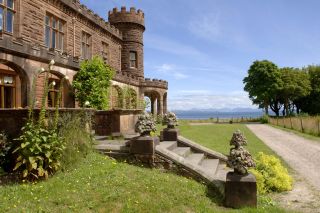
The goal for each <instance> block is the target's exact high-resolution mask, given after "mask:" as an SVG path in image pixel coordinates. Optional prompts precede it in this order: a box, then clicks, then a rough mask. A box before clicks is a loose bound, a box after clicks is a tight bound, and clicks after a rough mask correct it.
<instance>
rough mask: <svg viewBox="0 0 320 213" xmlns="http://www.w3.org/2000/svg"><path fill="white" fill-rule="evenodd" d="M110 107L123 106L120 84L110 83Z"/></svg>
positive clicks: (119, 107) (117, 107)
mask: <svg viewBox="0 0 320 213" xmlns="http://www.w3.org/2000/svg"><path fill="white" fill-rule="evenodd" d="M110 108H111V109H121V108H123V92H122V89H121V87H120V86H118V85H112V87H111V91H110Z"/></svg>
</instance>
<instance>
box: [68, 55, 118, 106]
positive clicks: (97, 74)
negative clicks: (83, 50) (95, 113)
mask: <svg viewBox="0 0 320 213" xmlns="http://www.w3.org/2000/svg"><path fill="white" fill-rule="evenodd" d="M112 75H113V70H112V69H111V67H110V66H108V65H107V64H105V63H104V61H103V59H102V58H101V57H99V56H95V57H93V58H92V60H86V61H83V62H82V63H81V65H80V71H79V72H78V73H77V75H76V76H75V79H74V81H73V87H74V88H75V96H76V99H77V100H78V101H79V104H80V106H81V107H84V106H86V105H89V104H90V106H92V107H94V108H96V109H100V110H101V109H108V87H109V86H110V84H111V83H110V80H111V78H112ZM86 103H89V104H86Z"/></svg>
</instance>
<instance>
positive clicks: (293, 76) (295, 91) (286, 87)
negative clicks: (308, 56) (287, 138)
mask: <svg viewBox="0 0 320 213" xmlns="http://www.w3.org/2000/svg"><path fill="white" fill-rule="evenodd" d="M280 71H281V79H282V81H283V86H282V89H281V90H280V94H281V98H282V100H283V104H284V110H285V112H286V115H289V114H290V110H289V107H290V103H291V102H292V103H293V102H294V101H295V100H298V99H299V98H302V97H305V96H307V95H309V94H310V91H311V85H310V80H309V76H308V74H307V73H306V72H305V71H302V70H299V69H295V68H291V67H284V68H281V69H280Z"/></svg>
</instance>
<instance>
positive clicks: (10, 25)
mask: <svg viewBox="0 0 320 213" xmlns="http://www.w3.org/2000/svg"><path fill="white" fill-rule="evenodd" d="M6 27H7V32H10V33H12V32H13V12H12V11H9V10H7V23H6Z"/></svg>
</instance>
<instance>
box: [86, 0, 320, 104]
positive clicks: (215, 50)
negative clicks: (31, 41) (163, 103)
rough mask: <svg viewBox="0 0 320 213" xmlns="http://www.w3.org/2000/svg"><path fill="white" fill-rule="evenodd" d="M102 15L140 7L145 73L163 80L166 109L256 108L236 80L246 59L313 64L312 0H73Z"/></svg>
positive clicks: (319, 36) (318, 40)
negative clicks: (122, 8)
mask: <svg viewBox="0 0 320 213" xmlns="http://www.w3.org/2000/svg"><path fill="white" fill-rule="evenodd" d="M81 2H82V3H83V4H85V5H87V6H88V7H89V8H91V9H92V10H94V11H95V12H96V13H98V14H99V15H100V16H102V17H104V18H106V19H107V12H108V11H109V10H111V9H112V8H113V7H118V8H120V7H121V6H126V7H130V6H134V7H136V8H137V9H142V10H143V11H144V12H145V18H146V20H145V21H146V32H145V34H144V45H145V49H144V51H145V52H144V53H145V77H151V78H159V79H164V80H167V81H168V82H169V92H168V98H169V109H170V110H177V109H220V108H238V107H240V108H256V106H252V105H251V101H250V100H249V98H248V95H247V94H246V93H245V92H244V91H243V83H242V79H243V78H244V77H245V76H246V75H247V70H248V68H249V66H250V65H251V64H252V62H253V61H254V60H263V59H267V60H271V61H273V62H274V63H276V64H277V65H278V66H280V67H283V66H290V67H302V66H306V65H309V64H319V60H320V27H319V26H320V21H319V20H320V13H319V8H320V1H318V0H308V1H301V0H268V1H262V0H240V1H239V0H201V1H199V0H156V1H153V0H131V1H129V0H94V1H92V0H91V1H90V0H81Z"/></svg>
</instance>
